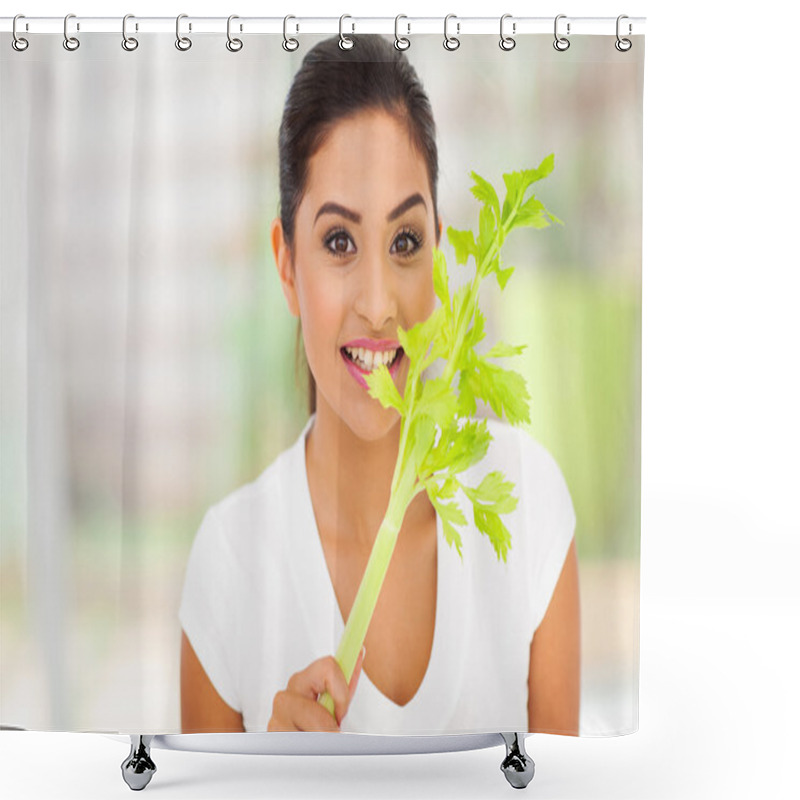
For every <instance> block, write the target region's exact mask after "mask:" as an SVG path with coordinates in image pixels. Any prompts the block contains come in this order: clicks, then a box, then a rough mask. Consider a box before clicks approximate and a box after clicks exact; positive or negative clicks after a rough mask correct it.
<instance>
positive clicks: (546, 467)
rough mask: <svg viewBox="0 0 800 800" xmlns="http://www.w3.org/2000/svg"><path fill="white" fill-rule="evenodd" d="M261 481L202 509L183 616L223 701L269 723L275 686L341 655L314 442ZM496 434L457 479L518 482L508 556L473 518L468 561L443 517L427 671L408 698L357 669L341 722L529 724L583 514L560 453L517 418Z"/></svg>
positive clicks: (444, 728) (418, 728)
mask: <svg viewBox="0 0 800 800" xmlns="http://www.w3.org/2000/svg"><path fill="white" fill-rule="evenodd" d="M313 421H314V417H313V416H312V417H311V418H310V419H309V421H308V423H307V424H306V426H305V428H304V429H303V432H302V433H301V435H300V436H299V437H298V439H297V441H296V442H295V444H294V445H292V446H291V447H290V448H289V449H288V450H285V451H284V452H283V453H281V454H280V455H279V456H278V458H277V459H276V460H275V461H274V462H273V463H272V464H271V465H270V466H269V467H268V468H267V469H266V470H265V471H264V472H263V473H262V474H261V475H260V476H259V477H258V478H257V479H256V480H255V481H253V482H252V483H250V484H247V485H246V486H243V487H241V488H240V489H237V490H236V491H234V492H233V493H231V494H230V495H228V497H226V498H225V499H224V500H222V501H221V502H219V503H217V504H216V505H214V506H213V507H212V508H211V509H209V511H208V512H207V513H206V515H205V517H204V519H203V522H202V524H201V526H200V529H199V531H198V532H197V535H196V537H195V540H194V543H193V545H192V549H191V553H190V556H189V561H188V564H187V568H186V576H185V580H184V586H183V594H182V598H181V606H180V611H179V618H180V622H181V625H182V627H183V630H184V631H185V633H186V635H187V637H188V638H189V641H190V642H191V643H192V647H193V648H194V651H195V653H196V654H197V657H198V659H199V660H200V663H201V664H202V665H203V668H204V669H205V671H206V674H207V675H208V677H209V679H210V680H211V682H212V684H213V685H214V687H215V688H216V690H217V692H218V693H219V695H220V696H221V697H222V699H223V700H224V701H225V702H226V703H227V704H228V705H229V706H230V707H231V708H233V709H234V710H236V711H239V712H241V714H242V716H243V720H244V726H245V730H246V731H266V729H267V724H268V722H269V719H270V717H271V716H272V702H273V698H274V696H275V694H276V693H277V692H279V691H281V690H282V689H285V688H286V685H287V683H288V681H289V678H290V677H291V675H292V674H294V673H295V672H298V671H300V670H302V669H305V668H306V667H307V666H308V665H309V664H310V663H311V662H312V661H315V660H316V659H318V658H321V657H322V656H326V655H333V654H334V653H335V652H336V648H337V646H338V643H339V640H340V638H341V635H342V632H343V630H344V621H343V619H342V615H341V612H340V610H339V605H338V602H337V600H336V595H335V592H334V590H333V585H332V583H331V579H330V575H329V572H328V567H327V563H326V561H325V555H324V551H323V549H322V544H321V542H320V538H319V533H318V531H317V527H316V520H315V517H314V511H313V506H312V504H311V496H310V493H309V488H308V476H307V472H306V459H305V437H306V434H307V433H308V431H309V429H310V428H311V425H312V424H313ZM488 426H489V431H490V432H491V434H492V437H493V441H492V442H491V444H490V446H489V451H488V453H487V455H486V456H485V457H484V459H483V460H482V461H481V462H480V463H479V464H477V465H475V466H474V467H472V468H470V469H469V470H467V471H466V472H464V473H462V475H461V476H460V480H461V481H462V483H464V484H465V485H467V486H477V485H478V484H479V483H480V481H481V479H482V477H483V476H484V475H485V474H486V473H488V472H491V471H492V470H498V469H499V470H501V471H502V472H503V473H504V474H505V476H506V478H507V479H509V480H511V481H513V482H514V483H515V485H516V489H515V490H514V494H515V495H516V496H517V497H519V498H520V501H519V503H518V505H517V508H516V509H515V511H513V512H512V513H510V514H506V515H504V516H503V521H504V522H505V525H506V527H507V528H508V530H509V531H510V533H511V549H510V550H509V552H508V557H507V561H506V562H505V563H503V562H502V561H499V560H498V558H497V556H496V554H495V552H494V550H493V548H492V546H491V543H490V542H489V540H488V538H487V537H486V536H484V535H483V534H481V533H480V532H479V531H478V529H477V528H476V527H475V526H474V523H473V522H472V512H471V504H470V503H469V501H468V500H467V499H466V498H465V497H463V496H462V495H461V493H460V492H459V493H458V495H456V499H457V501H458V502H459V505H460V506H461V509H462V511H463V512H464V516H465V517H466V518H467V520H468V521H469V524H468V525H467V526H466V527H465V528H464V529H461V531H460V532H461V538H462V542H463V546H462V553H463V562H462V560H461V559H459V556H458V553H457V552H456V550H455V548H452V547H450V546H448V544H447V542H446V541H445V539H444V535H443V533H442V526H441V520H440V519H439V517H438V515H437V519H436V522H437V590H436V593H437V597H436V619H435V627H434V635H433V647H432V650H431V655H430V660H429V663H428V668H427V671H426V673H425V676H424V678H423V681H422V683H421V685H420V686H419V688H418V690H417V692H416V694H415V695H414V697H413V698H412V699H411V700H410V701H409V702H408V703H406V705H405V706H398V705H397V704H396V703H394V702H393V701H391V700H389V699H388V698H387V697H386V696H385V695H384V694H383V693H382V692H381V691H380V690H378V689H377V688H376V687H375V686H374V685H373V683H372V682H371V681H370V679H369V677H368V676H367V674H366V672H364V671H362V673H361V677H360V678H359V682H358V686H357V688H356V692H355V695H354V697H353V700H352V702H351V704H350V708H349V710H348V713H347V715H346V716H345V718H344V720H342V724H341V730H342V731H347V732H358V733H374V734H407V735H413V734H417V735H427V734H430V735H434V734H443V733H484V732H495V733H496V732H497V731H527V730H528V715H527V702H528V668H529V657H530V643H531V639H532V638H533V634H534V631H535V630H536V628H537V626H538V625H539V623H540V622H541V620H542V618H543V617H544V614H545V612H546V610H547V606H548V605H549V602H550V597H551V596H552V593H553V589H554V588H555V585H556V582H557V581H558V577H559V575H560V573H561V568H562V566H563V563H564V559H565V557H566V554H567V550H568V548H569V545H570V542H571V540H572V536H573V532H574V528H575V514H574V511H573V507H572V502H571V499H570V495H569V491H568V489H567V486H566V483H565V481H564V478H563V476H562V474H561V471H560V469H559V468H558V465H557V464H556V462H555V461H554V460H553V458H552V456H551V455H550V454H549V453H548V452H547V451H546V450H545V449H544V448H543V447H542V446H541V445H540V444H539V443H537V442H536V441H535V440H533V439H532V438H531V437H530V436H528V435H527V434H526V433H525V432H524V431H521V430H519V429H516V428H512V427H511V426H509V425H507V424H505V423H501V422H497V421H495V420H489V421H488Z"/></svg>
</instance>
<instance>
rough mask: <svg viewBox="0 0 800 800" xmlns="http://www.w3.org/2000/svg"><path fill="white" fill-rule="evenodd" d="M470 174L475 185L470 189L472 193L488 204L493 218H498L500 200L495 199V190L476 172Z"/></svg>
mask: <svg viewBox="0 0 800 800" xmlns="http://www.w3.org/2000/svg"><path fill="white" fill-rule="evenodd" d="M470 176H471V177H472V179H473V180H474V181H475V185H474V186H473V187H472V188H471V189H470V191H471V192H472V194H473V195H475V197H476V198H477V199H478V200H480V202H482V203H485V204H486V205H488V206H489V207H490V208H491V209H492V210H493V211H494V215H495V219H496V220H497V221H498V222H499V220H500V201H499V200H498V199H497V192H496V191H495V189H494V186H492V184H491V183H489V181H487V180H486V179H485V178H482V177H481V176H480V175H478V173H477V172H470Z"/></svg>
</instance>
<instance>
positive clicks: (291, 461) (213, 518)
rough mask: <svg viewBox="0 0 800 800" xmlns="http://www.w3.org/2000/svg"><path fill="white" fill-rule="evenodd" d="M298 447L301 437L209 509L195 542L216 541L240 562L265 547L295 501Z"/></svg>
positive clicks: (299, 472) (299, 462)
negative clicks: (258, 547)
mask: <svg viewBox="0 0 800 800" xmlns="http://www.w3.org/2000/svg"><path fill="white" fill-rule="evenodd" d="M302 443H303V436H301V437H300V438H298V439H297V440H296V441H295V442H294V444H292V445H291V446H290V447H288V448H287V449H286V450H283V451H282V452H281V453H279V454H278V456H277V457H276V458H275V459H274V460H273V461H272V462H271V463H270V464H269V466H267V467H266V469H264V471H263V472H262V473H261V474H260V475H259V476H258V477H256V478H255V479H254V480H252V481H250V482H249V483H247V484H244V485H243V486H240V487H238V488H236V489H234V490H233V491H232V492H230V493H229V494H227V495H225V496H224V497H223V498H222V499H221V500H219V501H217V502H216V503H214V504H213V505H211V506H210V507H209V508H208V510H207V511H206V513H205V516H204V518H203V522H202V525H201V528H200V531H199V532H198V537H197V538H198V539H199V538H200V537H201V534H203V533H205V536H206V537H208V538H211V537H213V538H215V539H216V540H217V541H216V547H217V548H224V549H227V550H228V551H229V552H231V553H232V554H235V555H237V556H238V558H240V559H241V558H247V553H248V552H249V551H251V550H252V548H253V547H254V546H256V543H257V542H258V544H259V545H262V546H263V545H268V544H269V540H270V538H271V536H273V535H277V533H278V532H279V531H280V530H282V527H283V525H282V520H281V515H282V513H284V512H285V510H286V508H287V507H288V506H289V505H290V504H292V503H293V502H296V501H297V494H298V492H299V489H300V486H301V484H300V481H302V480H304V473H303V471H302V470H303V466H304V462H303V461H302V460H301V459H303V458H304V457H305V453H304V450H303V446H302ZM256 532H257V533H258V536H256V535H255V534H256ZM256 540H257V542H256Z"/></svg>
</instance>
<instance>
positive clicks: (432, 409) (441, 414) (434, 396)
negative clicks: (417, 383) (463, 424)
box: [418, 377, 458, 428]
mask: <svg viewBox="0 0 800 800" xmlns="http://www.w3.org/2000/svg"><path fill="white" fill-rule="evenodd" d="M457 407H458V398H457V397H456V396H455V394H454V393H453V390H452V388H451V387H450V385H449V384H448V383H446V382H445V379H444V378H443V377H439V378H429V379H428V380H426V381H425V382H424V383H423V384H422V396H421V397H420V401H419V406H418V411H419V413H420V414H425V415H426V416H428V417H430V418H431V419H432V420H433V421H434V422H435V423H436V424H437V425H439V426H440V427H442V428H445V427H447V426H448V425H449V424H450V423H451V422H452V421H453V419H454V418H455V416H456V412H457V410H458V408H457Z"/></svg>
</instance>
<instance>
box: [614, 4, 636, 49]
mask: <svg viewBox="0 0 800 800" xmlns="http://www.w3.org/2000/svg"><path fill="white" fill-rule="evenodd" d="M623 19H628V15H627V14H620V15H619V16H618V17H617V41H616V42H614V47H616V48H617V50H619V51H620V53H627V52H628V50H630V49H631V47H633V42H632V41H631V40H630V39H620V37H619V23H620V21H621V20H623ZM632 31H633V28H632V27H631V24H630V22H629V23H628V35H630V34H631V32H632Z"/></svg>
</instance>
